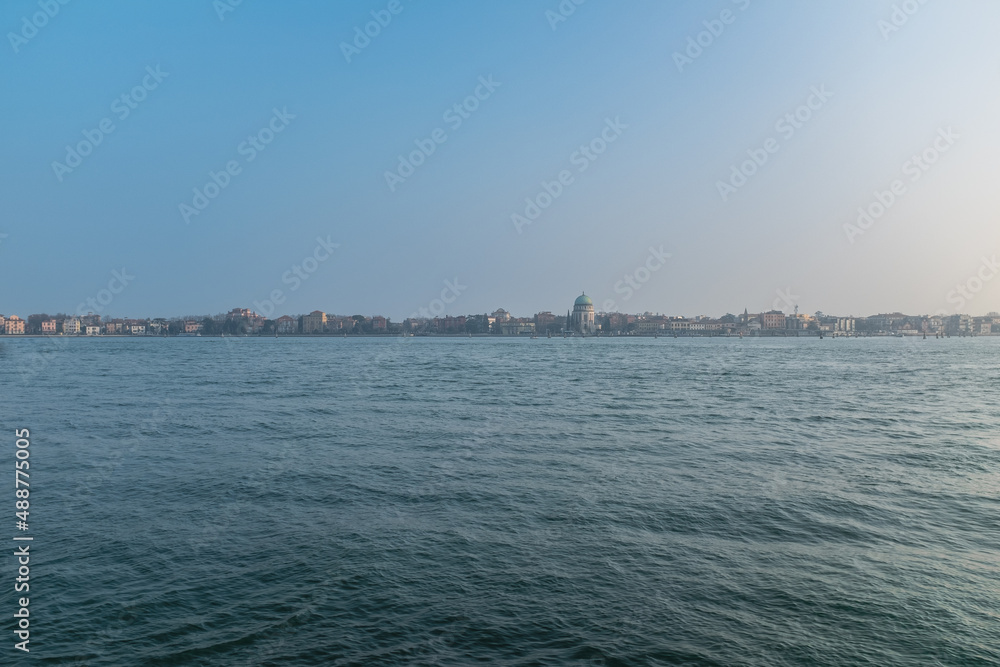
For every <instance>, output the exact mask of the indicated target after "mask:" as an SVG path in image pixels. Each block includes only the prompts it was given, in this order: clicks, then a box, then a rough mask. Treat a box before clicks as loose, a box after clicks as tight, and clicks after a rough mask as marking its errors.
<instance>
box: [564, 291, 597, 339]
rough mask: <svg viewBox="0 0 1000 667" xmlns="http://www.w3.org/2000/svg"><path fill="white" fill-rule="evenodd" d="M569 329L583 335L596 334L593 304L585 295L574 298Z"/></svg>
mask: <svg viewBox="0 0 1000 667" xmlns="http://www.w3.org/2000/svg"><path fill="white" fill-rule="evenodd" d="M570 329H572V330H573V331H574V332H576V333H578V334H583V335H592V334H594V333H596V332H597V326H596V325H595V322H594V302H593V301H591V299H590V297H589V296H587V295H586V294H581V295H580V296H578V297H576V301H574V302H573V313H572V314H571V315H570Z"/></svg>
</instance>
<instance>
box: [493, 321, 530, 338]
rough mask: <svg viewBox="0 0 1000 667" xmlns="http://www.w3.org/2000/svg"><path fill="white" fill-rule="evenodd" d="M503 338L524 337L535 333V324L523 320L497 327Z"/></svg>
mask: <svg viewBox="0 0 1000 667" xmlns="http://www.w3.org/2000/svg"><path fill="white" fill-rule="evenodd" d="M498 326H499V327H500V334H501V335H503V336H524V335H531V334H534V333H535V323H534V322H531V321H524V320H514V321H510V322H504V323H503V324H500V325H498Z"/></svg>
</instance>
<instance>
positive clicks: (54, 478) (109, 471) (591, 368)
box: [0, 337, 1000, 665]
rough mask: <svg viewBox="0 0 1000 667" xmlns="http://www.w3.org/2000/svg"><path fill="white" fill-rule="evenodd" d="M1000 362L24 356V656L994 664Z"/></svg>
mask: <svg viewBox="0 0 1000 667" xmlns="http://www.w3.org/2000/svg"><path fill="white" fill-rule="evenodd" d="M998 362H1000V339H975V340H958V339H950V340H927V341H921V340H899V339H861V340H830V339H827V340H823V341H819V340H816V339H808V340H807V339H788V340H780V339H776V340H739V339H702V340H699V339H642V340H638V339H607V340H596V339H589V340H563V339H552V340H547V339H538V340H510V339H504V340H488V339H447V340H445V339H346V340H344V339H321V340H309V339H281V340H274V339H235V340H234V339H228V340H224V339H207V338H201V339H170V340H148V339H146V340H143V339H104V340H73V341H64V342H61V343H54V342H52V341H47V340H39V339H19V340H11V339H10V338H9V337H6V338H5V339H4V340H2V342H0V382H2V386H3V387H4V390H3V398H2V406H3V410H2V416H0V419H2V420H3V424H2V426H3V432H4V433H7V434H8V436H5V437H7V439H8V441H9V442H8V445H5V446H4V448H3V450H4V451H7V452H8V453H9V454H10V453H11V452H12V451H13V437H12V433H13V429H14V428H15V427H17V428H22V427H25V426H27V427H29V428H30V429H31V431H32V435H33V441H32V445H31V447H32V458H31V461H32V469H31V472H32V496H31V499H32V507H31V518H32V533H33V534H34V535H35V540H36V541H35V543H34V546H33V551H34V552H35V557H34V559H33V561H32V565H33V568H32V577H33V579H32V588H31V599H32V602H31V604H32V611H31V613H32V617H31V618H32V628H33V630H34V633H33V635H32V644H31V647H32V653H31V659H32V661H34V662H40V663H45V664H66V665H70V664H87V665H175V664H176V665H181V664H184V665H341V664H343V665H347V664H356V665H388V664H442V665H467V664H473V663H476V662H485V661H491V662H493V663H496V664H511V665H515V664H517V665H520V664H524V665H528V664H532V665H562V664H588V665H589V664H596V665H601V664H607V665H668V664H691V665H712V664H718V665H736V664H741V665H848V664H850V665H858V664H869V665H928V664H930V665H934V664H942V665H988V664H989V665H996V664H1000V568H998V562H1000V556H998V554H1000V416H998V410H997V390H998V387H1000V363H998ZM8 463H9V467H13V456H12V454H11V455H10V457H9V461H8ZM11 523H13V518H12V517H11ZM11 532H13V529H12V528H11ZM5 562H7V563H8V566H6V567H5V572H7V573H8V574H5V575H3V576H4V577H5V578H6V577H8V575H9V573H10V572H12V571H13V569H12V568H13V565H12V560H11V559H10V557H9V556H8V559H7V560H6V561H5ZM3 588H4V590H5V591H6V592H5V593H4V594H3V599H2V604H3V608H4V609H7V610H13V604H14V601H13V595H12V593H11V592H10V591H9V589H8V587H7V586H6V585H5V586H4V587H3ZM8 618H9V617H8ZM4 625H5V626H10V625H11V624H10V623H5V624H4ZM8 640H10V637H9V636H8ZM4 654H5V655H8V656H9V655H11V652H10V651H9V650H8V649H7V648H4Z"/></svg>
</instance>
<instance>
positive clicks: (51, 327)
mask: <svg viewBox="0 0 1000 667" xmlns="http://www.w3.org/2000/svg"><path fill="white" fill-rule="evenodd" d="M42 333H43V334H45V335H47V336H54V335H55V333H56V321H55V320H42Z"/></svg>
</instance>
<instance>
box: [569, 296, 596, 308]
mask: <svg viewBox="0 0 1000 667" xmlns="http://www.w3.org/2000/svg"><path fill="white" fill-rule="evenodd" d="M573 305H574V306H593V305H594V302H593V301H591V300H590V297H589V296H587V295H586V294H581V295H580V296H578V297H576V301H574V302H573Z"/></svg>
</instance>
